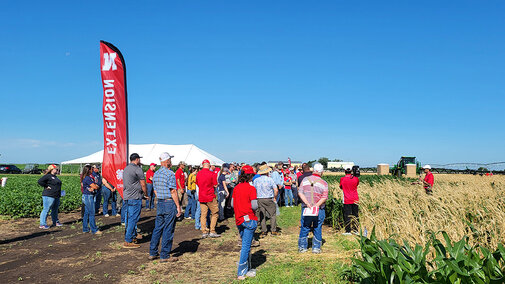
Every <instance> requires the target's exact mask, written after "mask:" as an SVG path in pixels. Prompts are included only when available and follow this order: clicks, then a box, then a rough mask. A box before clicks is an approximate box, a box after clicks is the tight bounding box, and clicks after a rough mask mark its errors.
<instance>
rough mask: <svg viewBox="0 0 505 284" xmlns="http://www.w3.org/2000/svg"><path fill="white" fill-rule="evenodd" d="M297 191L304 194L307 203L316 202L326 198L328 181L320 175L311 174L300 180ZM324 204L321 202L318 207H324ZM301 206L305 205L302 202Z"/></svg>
mask: <svg viewBox="0 0 505 284" xmlns="http://www.w3.org/2000/svg"><path fill="white" fill-rule="evenodd" d="M298 193H299V194H303V195H305V198H307V201H308V202H309V203H311V204H316V203H318V202H319V200H321V199H322V198H328V183H327V182H326V181H324V180H323V179H322V178H321V177H320V176H317V175H314V174H313V175H311V176H308V177H306V178H304V179H303V180H302V183H301V184H300V187H299V188H298ZM324 205H325V204H324V203H323V204H321V206H320V208H321V209H322V208H324ZM302 207H306V205H305V204H303V203H302Z"/></svg>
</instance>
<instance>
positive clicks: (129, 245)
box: [123, 242, 140, 249]
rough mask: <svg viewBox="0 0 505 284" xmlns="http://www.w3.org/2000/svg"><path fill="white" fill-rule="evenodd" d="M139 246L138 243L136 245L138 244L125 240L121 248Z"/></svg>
mask: <svg viewBox="0 0 505 284" xmlns="http://www.w3.org/2000/svg"><path fill="white" fill-rule="evenodd" d="M139 247H140V245H138V244H134V243H127V242H124V243H123V248H126V249H131V248H139Z"/></svg>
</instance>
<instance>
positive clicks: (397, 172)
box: [391, 157, 421, 177]
mask: <svg viewBox="0 0 505 284" xmlns="http://www.w3.org/2000/svg"><path fill="white" fill-rule="evenodd" d="M408 164H414V165H416V174H418V175H419V174H420V173H421V163H419V161H417V160H416V157H401V159H400V160H399V161H398V163H396V165H394V166H393V168H392V169H391V174H392V175H394V176H398V177H401V176H402V175H404V174H405V173H406V170H407V169H406V166H405V165H408Z"/></svg>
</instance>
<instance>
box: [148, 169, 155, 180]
mask: <svg viewBox="0 0 505 284" xmlns="http://www.w3.org/2000/svg"><path fill="white" fill-rule="evenodd" d="M153 176H154V171H152V170H151V169H148V170H147V172H146V182H147V183H153V181H152V180H151V179H152V178H153Z"/></svg>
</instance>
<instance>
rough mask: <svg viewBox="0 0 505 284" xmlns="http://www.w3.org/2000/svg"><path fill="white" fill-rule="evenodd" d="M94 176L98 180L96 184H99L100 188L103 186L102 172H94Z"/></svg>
mask: <svg viewBox="0 0 505 284" xmlns="http://www.w3.org/2000/svg"><path fill="white" fill-rule="evenodd" d="M92 175H93V177H94V178H95V180H96V185H98V186H99V187H100V188H101V187H102V177H101V176H100V173H95V172H93V173H92Z"/></svg>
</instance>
